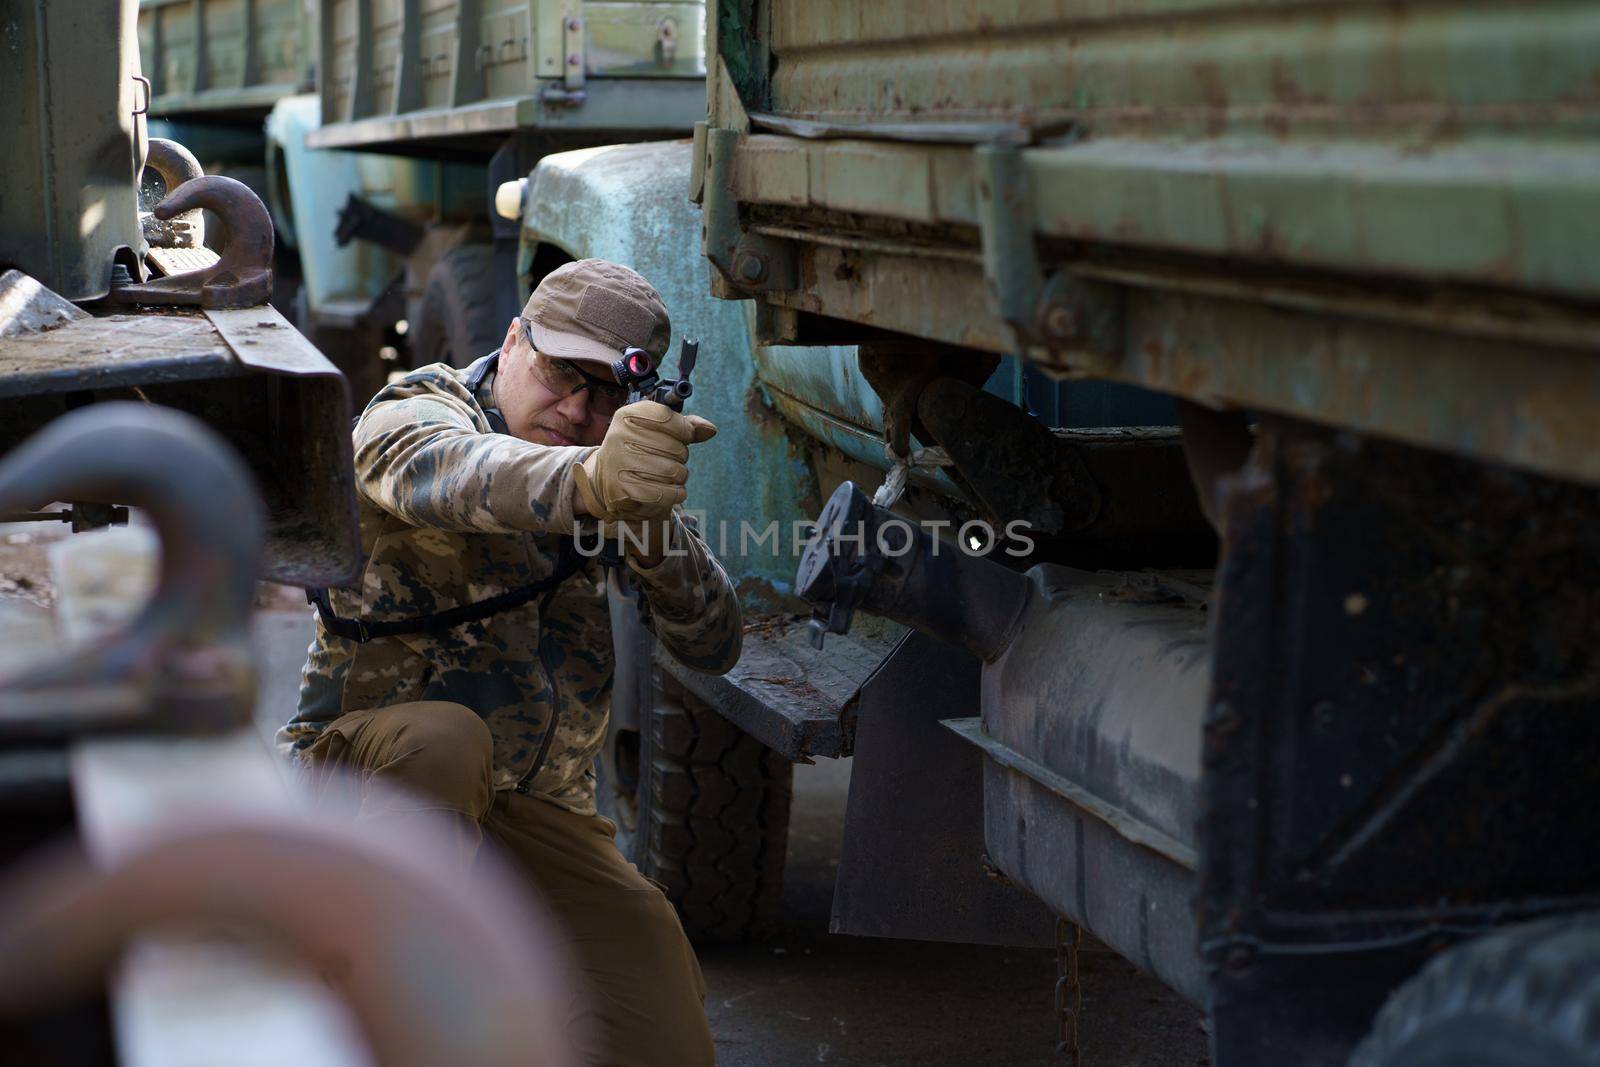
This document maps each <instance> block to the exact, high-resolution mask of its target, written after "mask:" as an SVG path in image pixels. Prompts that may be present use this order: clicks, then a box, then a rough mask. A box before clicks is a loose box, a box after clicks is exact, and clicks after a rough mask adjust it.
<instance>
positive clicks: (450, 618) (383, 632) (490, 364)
mask: <svg viewBox="0 0 1600 1067" xmlns="http://www.w3.org/2000/svg"><path fill="white" fill-rule="evenodd" d="M499 356H500V353H499V352H491V353H490V354H489V355H487V356H484V357H483V358H482V359H479V360H476V361H475V362H473V364H472V365H471V366H470V367H468V368H467V374H466V376H465V378H464V379H463V381H462V384H463V385H465V386H466V388H467V391H468V392H470V393H472V394H473V395H474V396H476V395H477V393H478V388H479V387H480V386H481V385H482V384H483V379H484V378H485V377H486V376H487V375H488V374H489V372H490V371H492V370H494V369H495V365H496V364H497V363H498V362H499ZM485 414H487V415H488V417H489V424H490V425H491V426H493V427H494V430H495V432H496V433H505V432H506V423H505V419H503V418H502V417H501V416H500V413H499V412H498V411H496V410H495V409H493V408H489V409H486V411H485ZM602 562H609V560H605V559H603V560H602ZM582 569H583V557H582V554H581V553H579V552H578V546H577V542H576V541H574V540H573V539H572V538H570V537H563V538H562V539H561V548H560V550H559V551H558V552H557V554H556V565H555V569H554V570H552V571H551V572H550V574H549V575H548V576H547V577H544V578H541V579H539V580H538V581H537V582H534V583H533V584H531V585H525V586H522V587H521V588H519V589H513V590H511V591H509V592H506V593H501V594H500V595H499V596H492V597H488V598H486V599H484V600H479V601H475V602H473V603H471V604H461V605H459V606H457V607H453V608H447V609H446V610H444V611H435V612H433V613H432V614H429V615H413V616H412V617H410V618H408V619H383V620H377V621H373V622H368V621H367V620H365V619H359V618H357V619H347V618H344V617H342V616H340V615H336V614H334V611H333V604H332V603H331V602H330V601H329V600H328V591H327V590H326V589H307V590H306V600H308V601H309V602H311V603H312V604H315V605H316V608H317V615H318V617H319V618H321V619H322V625H323V628H324V629H326V630H327V631H328V632H329V633H331V634H333V635H334V636H335V637H342V638H344V639H345V640H346V641H354V642H355V643H356V644H358V645H364V644H366V643H367V642H368V641H371V640H374V639H375V638H379V637H399V636H400V635H402V634H420V633H438V632H439V631H442V630H448V629H450V628H451V627H454V626H460V625H462V624H463V623H469V622H477V621H478V620H480V619H487V618H488V617H489V616H491V615H498V614H499V613H500V612H502V611H510V610H511V609H512V608H520V607H522V605H524V604H526V603H528V602H529V601H532V600H534V599H535V598H537V597H539V596H542V595H543V594H545V593H547V592H549V591H550V590H552V589H554V588H555V587H556V586H558V585H560V584H561V583H562V582H564V581H566V580H567V579H568V578H570V577H572V576H573V575H574V574H576V573H578V571H580V570H582Z"/></svg>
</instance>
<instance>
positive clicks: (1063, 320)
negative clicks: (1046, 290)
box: [1039, 300, 1083, 342]
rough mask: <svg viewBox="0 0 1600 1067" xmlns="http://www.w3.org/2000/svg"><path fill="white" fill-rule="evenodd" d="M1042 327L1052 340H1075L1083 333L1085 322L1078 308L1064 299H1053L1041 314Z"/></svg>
mask: <svg viewBox="0 0 1600 1067" xmlns="http://www.w3.org/2000/svg"><path fill="white" fill-rule="evenodd" d="M1039 324H1040V327H1041V328H1042V332H1043V333H1044V335H1045V336H1046V337H1048V338H1049V339H1050V340H1052V341H1063V342H1066V341H1074V340H1076V339H1077V338H1078V337H1080V336H1081V335H1082V334H1083V323H1082V320H1081V318H1080V316H1079V314H1078V309H1077V308H1075V307H1073V306H1072V305H1071V304H1069V303H1067V302H1066V301H1064V300H1052V301H1051V302H1050V303H1048V304H1046V305H1045V307H1044V314H1043V315H1041V316H1040V323H1039Z"/></svg>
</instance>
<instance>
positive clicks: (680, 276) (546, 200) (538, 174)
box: [522, 142, 815, 592]
mask: <svg viewBox="0 0 1600 1067" xmlns="http://www.w3.org/2000/svg"><path fill="white" fill-rule="evenodd" d="M690 154H691V150H690V147H689V145H687V144H684V143H682V142H667V143H655V144H635V145H615V146H610V147H603V148H590V149H581V150H578V151H574V152H562V153H558V154H555V155H549V156H546V157H544V158H543V159H542V160H541V161H540V162H539V165H538V166H537V167H535V168H534V170H533V173H532V174H531V175H530V177H529V186H528V195H527V201H526V202H527V211H526V214H525V216H524V219H523V233H522V245H523V255H522V260H523V263H522V265H523V268H524V269H526V268H527V266H528V264H529V262H530V261H531V259H532V255H533V250H534V247H535V246H536V245H537V244H539V243H545V244H550V245H554V246H556V247H557V248H559V249H561V250H562V251H563V252H565V253H566V254H567V255H569V256H572V257H573V258H582V257H585V256H598V257H600V258H604V259H610V260H613V261H615V262H619V263H623V264H626V265H627V266H630V267H632V268H633V269H635V270H637V271H639V273H641V274H643V275H644V276H645V277H646V278H648V279H649V280H650V282H651V284H653V285H654V286H656V288H657V289H658V290H659V291H660V293H661V296H662V299H663V300H664V301H665V302H666V305H667V310H668V312H669V313H670V314H671V316H672V324H673V329H674V332H675V334H676V336H675V338H674V342H673V348H672V350H673V351H676V347H677V344H676V342H677V338H678V337H682V336H683V335H685V334H688V335H689V336H692V337H695V338H697V339H699V341H700V361H699V364H698V367H697V369H696V371H695V375H694V378H695V392H694V398H693V400H692V401H691V403H692V408H691V410H693V411H694V412H696V413H697V414H701V415H704V416H706V417H707V418H709V419H711V420H712V421H713V422H715V423H716V424H717V426H718V434H717V437H716V439H715V440H713V441H712V442H710V443H709V444H707V445H704V446H699V447H697V448H696V449H695V452H694V457H693V459H692V461H691V463H692V467H693V473H694V477H693V479H692V481H691V482H690V486H689V500H688V505H687V506H688V507H689V508H690V509H691V510H694V511H699V512H702V513H703V515H704V524H703V525H704V528H705V530H706V532H707V533H708V535H709V536H710V538H711V544H712V547H713V548H715V549H719V553H718V554H719V556H720V558H721V559H722V561H723V563H724V564H725V565H726V566H727V567H728V568H729V572H730V574H731V575H732V576H733V577H734V578H735V580H736V581H745V582H747V581H749V580H755V581H756V582H759V583H765V584H767V585H769V586H770V587H771V588H773V589H776V590H778V591H782V592H787V591H788V589H789V586H790V582H791V580H792V578H793V576H794V568H795V559H794V556H793V555H792V554H790V552H789V551H788V549H789V547H790V544H791V530H792V526H791V525H790V524H792V523H795V522H803V521H807V520H809V519H810V518H811V516H810V513H809V512H808V511H805V510H803V509H802V507H801V503H802V500H803V499H804V497H805V496H806V495H807V493H814V492H815V484H814V481H813V479H812V475H811V474H810V471H809V468H807V467H806V465H805V464H804V462H803V461H802V460H801V459H800V458H799V457H798V456H797V455H796V454H795V452H794V451H793V450H792V449H791V446H790V443H789V440H788V437H787V435H786V433H785V430H784V427H783V423H782V422H781V421H780V420H779V419H777V418H775V417H774V416H772V415H771V414H770V413H769V412H766V411H764V410H763V409H762V408H761V406H760V400H759V398H758V397H757V396H755V395H753V392H752V391H753V389H754V388H755V387H756V378H755V369H756V362H755V361H754V360H753V359H752V357H751V337H752V331H751V329H750V323H749V321H748V319H747V317H746V309H745V308H744V307H743V306H741V305H739V304H735V303H730V302H727V301H720V300H715V299H712V298H711V296H710V295H709V286H710V273H709V268H708V266H707V264H706V262H705V260H703V259H701V258H699V257H697V256H689V255H686V254H685V250H688V249H693V248H695V247H697V246H698V244H699V236H700V217H699V213H698V212H696V211H695V210H694V207H693V205H691V204H690V203H689V202H688V201H687V200H685V199H684V197H683V189H684V185H685V183H686V181H687V179H688V173H689V159H690ZM741 522H749V523H751V524H753V526H754V528H755V529H757V530H758V531H759V530H761V529H762V528H764V527H765V526H766V525H767V524H768V523H771V522H777V523H778V524H779V526H780V531H781V538H780V540H781V544H780V546H779V548H780V551H778V552H777V553H774V552H773V551H772V548H771V545H770V543H768V544H766V545H759V546H758V545H755V544H754V542H753V540H752V541H748V542H747V543H746V544H743V545H741V543H740V523H741ZM724 529H725V530H726V531H727V535H726V538H725V539H724V538H723V537H722V536H721V533H722V531H723V530H724ZM719 542H721V543H720V544H719ZM745 588H746V589H748V586H746V587H745Z"/></svg>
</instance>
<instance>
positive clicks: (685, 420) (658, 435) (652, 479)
mask: <svg viewBox="0 0 1600 1067" xmlns="http://www.w3.org/2000/svg"><path fill="white" fill-rule="evenodd" d="M716 432H717V428H716V427H715V426H713V425H712V424H711V423H710V422H708V421H707V420H705V419H702V418H701V417H700V416H698V415H683V414H680V413H679V412H676V411H673V410H672V409H671V408H669V407H667V406H666V405H665V404H658V403H656V402H655V401H654V400H640V401H638V402H637V403H633V404H628V405H626V406H625V407H623V408H620V409H619V410H618V411H617V413H616V414H615V415H613V416H612V417H611V426H610V428H609V429H607V430H606V437H605V440H604V441H602V442H600V447H599V448H597V449H595V450H594V451H593V452H591V453H589V458H587V459H585V460H584V461H583V462H581V463H579V464H578V465H577V466H575V467H573V469H572V476H573V480H574V481H575V482H576V483H577V487H578V495H579V497H581V498H582V500H583V506H584V508H585V510H587V511H588V512H589V514H590V515H593V516H594V517H595V518H598V519H605V520H607V521H617V520H631V519H659V518H664V517H665V516H667V515H670V514H672V506H673V505H674V504H680V503H682V502H683V498H684V496H685V495H687V491H686V490H685V489H684V484H685V483H686V482H688V480H689V468H688V467H687V466H685V465H684V464H685V462H686V461H687V460H688V458H689V446H690V445H695V444H699V443H700V442H702V441H709V440H711V438H712V437H714V436H715V435H716Z"/></svg>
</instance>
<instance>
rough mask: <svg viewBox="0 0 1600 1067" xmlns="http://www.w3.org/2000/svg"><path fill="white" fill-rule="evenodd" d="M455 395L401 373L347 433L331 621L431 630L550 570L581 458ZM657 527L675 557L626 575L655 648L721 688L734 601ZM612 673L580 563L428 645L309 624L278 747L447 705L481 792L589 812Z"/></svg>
mask: <svg viewBox="0 0 1600 1067" xmlns="http://www.w3.org/2000/svg"><path fill="white" fill-rule="evenodd" d="M465 379H466V372H464V371H459V370H454V369H452V368H450V367H447V366H445V365H444V364H434V365H431V366H427V367H423V368H421V369H419V370H416V371H413V372H412V373H411V374H409V375H407V376H406V377H405V378H404V379H402V380H400V381H398V382H395V383H394V384H392V385H389V386H388V387H386V388H385V389H384V390H382V391H381V392H380V393H378V395H377V396H375V397H374V398H373V400H372V402H371V403H370V404H368V405H367V409H366V411H365V412H363V413H362V415H361V418H360V420H359V421H358V422H357V423H356V428H355V465H356V484H357V489H358V497H359V506H360V521H361V548H362V555H363V563H362V568H361V576H360V579H359V582H358V584H357V585H356V586H355V587H353V588H349V589H334V590H330V591H329V599H330V600H331V602H332V607H333V609H334V611H335V613H336V614H338V615H340V616H343V617H346V618H355V617H360V618H362V619H364V620H366V621H368V622H373V621H379V620H389V619H402V618H409V617H412V616H417V615H426V614H431V613H433V612H437V611H443V610H446V609H449V608H452V607H456V606H458V605H464V604H470V603H474V602H477V601H480V600H484V599H486V598H488V597H492V596H497V595H499V594H501V593H506V592H509V591H512V590H515V589H517V588H519V587H521V586H525V585H528V584H530V583H533V582H536V581H538V580H539V579H541V578H544V577H546V576H547V575H549V574H550V573H551V572H552V571H553V570H554V568H555V560H556V555H557V552H558V550H559V546H560V543H561V538H560V535H562V534H570V533H572V531H573V525H574V518H573V499H574V488H573V481H572V474H571V470H572V466H573V464H574V463H575V462H577V461H578V460H581V459H582V458H584V457H585V456H586V455H588V453H589V452H590V451H591V449H590V448H589V447H585V446H571V447H554V446H549V445H537V444H530V443H528V442H526V441H522V440H519V439H517V438H514V437H510V436H507V435H504V434H499V433H495V432H494V431H493V429H492V428H491V425H490V423H489V420H488V418H487V416H486V415H485V409H486V408H488V407H490V406H492V400H491V399H490V395H489V392H488V389H489V382H487V381H486V382H485V383H484V385H483V386H482V387H480V388H479V389H478V391H477V395H476V396H475V395H474V394H473V392H472V391H470V390H469V389H468V387H467V385H466V383H465ZM673 525H674V529H673V542H674V544H673V548H674V550H675V551H673V552H669V553H668V554H667V556H666V557H665V558H664V559H663V560H662V561H661V562H660V563H659V564H657V565H656V566H655V567H651V568H643V567H640V566H637V565H636V564H635V563H633V562H632V561H631V560H630V561H629V563H628V566H629V568H630V569H631V570H632V571H633V573H634V574H635V575H636V576H637V577H638V579H639V584H640V586H641V588H642V590H643V592H644V594H645V596H646V598H647V600H648V604H649V611H648V613H647V618H648V622H649V625H650V628H651V630H653V631H654V633H655V635H656V637H657V639H659V640H660V641H661V643H662V644H663V645H664V646H665V647H666V649H667V650H668V651H669V652H671V653H672V654H673V656H675V657H676V658H677V659H678V660H679V661H681V662H682V663H684V664H686V665H687V666H690V667H693V668H695V669H698V670H703V671H706V672H708V673H722V672H724V671H726V670H728V669H729V668H730V667H732V666H733V664H734V661H735V660H737V659H738V657H739V647H740V638H741V632H742V627H741V619H740V614H739V605H738V601H737V599H736V597H735V595H734V592H733V587H732V585H731V584H730V583H729V581H728V577H727V575H726V573H724V571H723V570H722V567H721V566H720V565H719V564H718V563H717V561H716V559H715V558H714V557H713V556H712V555H711V552H710V550H709V549H708V548H707V547H706V546H705V544H704V542H703V541H702V540H701V539H700V537H699V536H698V534H696V533H695V532H694V531H693V530H692V529H691V528H690V526H689V525H688V524H686V523H685V522H684V521H683V519H682V517H681V516H675V517H674V519H673ZM612 667H613V652H612V643H611V620H610V614H609V610H608V607H607V602H606V588H605V575H604V567H603V566H602V565H601V564H600V562H599V561H598V560H597V559H594V558H585V559H584V560H583V561H582V566H581V568H580V569H579V570H578V572H577V573H576V574H573V575H572V576H571V577H569V578H568V579H567V580H566V581H564V582H562V583H561V584H560V585H558V586H557V587H556V588H555V589H553V590H551V591H550V592H548V593H545V594H543V595H542V596H540V597H538V598H537V599H535V600H534V601H532V602H531V603H528V604H525V605H523V606H522V607H518V608H513V609H511V610H507V611H502V612H500V613H499V614H496V615H492V616H490V617H488V618H486V619H482V620H480V621H477V622H469V623H464V624H462V625H460V626H457V627H455V628H453V629H450V630H446V631H443V632H433V633H419V634H409V635H401V636H396V637H380V638H375V639H373V640H370V641H368V642H367V643H365V644H358V643H356V642H354V641H348V640H345V639H343V638H340V637H338V636H335V635H333V634H331V633H329V632H328V630H327V629H326V628H325V627H324V626H323V624H322V621H321V619H320V618H319V619H318V621H317V633H316V638H315V640H314V641H313V642H312V645H311V649H310V653H309V656H308V658H307V660H306V665H305V670H304V673H303V675H302V679H301V688H300V706H299V709H298V712H297V714H296V715H295V717H294V718H293V719H292V720H290V722H289V723H288V724H287V725H286V726H285V727H284V728H283V729H282V730H280V731H279V735H278V737H279V741H280V743H281V744H282V745H283V746H284V747H286V748H288V749H290V750H291V751H299V750H300V749H303V748H304V747H306V746H307V745H309V744H310V743H311V742H312V741H314V740H315V739H316V737H317V736H318V734H319V733H320V732H321V730H322V728H323V727H324V726H326V725H327V724H328V723H329V722H331V721H333V720H334V719H335V718H337V717H338V716H340V715H342V714H344V713H345V712H349V711H359V710H364V709H370V708H379V707H384V706H387V705H390V704H399V703H404V702H408V701H414V700H449V701H454V702H456V703H459V704H464V705H466V706H467V707H469V708H471V709H473V710H474V711H476V712H477V713H478V714H479V715H481V716H483V718H484V720H485V721H486V722H487V723H488V725H489V729H490V733H491V734H492V735H493V737H494V784H495V788H496V789H516V790H518V791H519V792H528V793H533V794H536V795H540V796H543V797H546V798H548V799H552V800H554V801H556V802H557V803H560V804H562V805H564V806H567V807H569V808H572V809H574V810H577V811H583V812H592V811H593V810H594V775H593V771H592V767H593V762H594V756H595V753H596V752H598V751H599V749H600V745H601V741H602V739H603V737H604V734H605V728H606V716H607V714H608V712H609V710H610V706H611V675H612ZM541 752H543V753H544V755H543V758H542V759H541V758H540V753H541Z"/></svg>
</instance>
